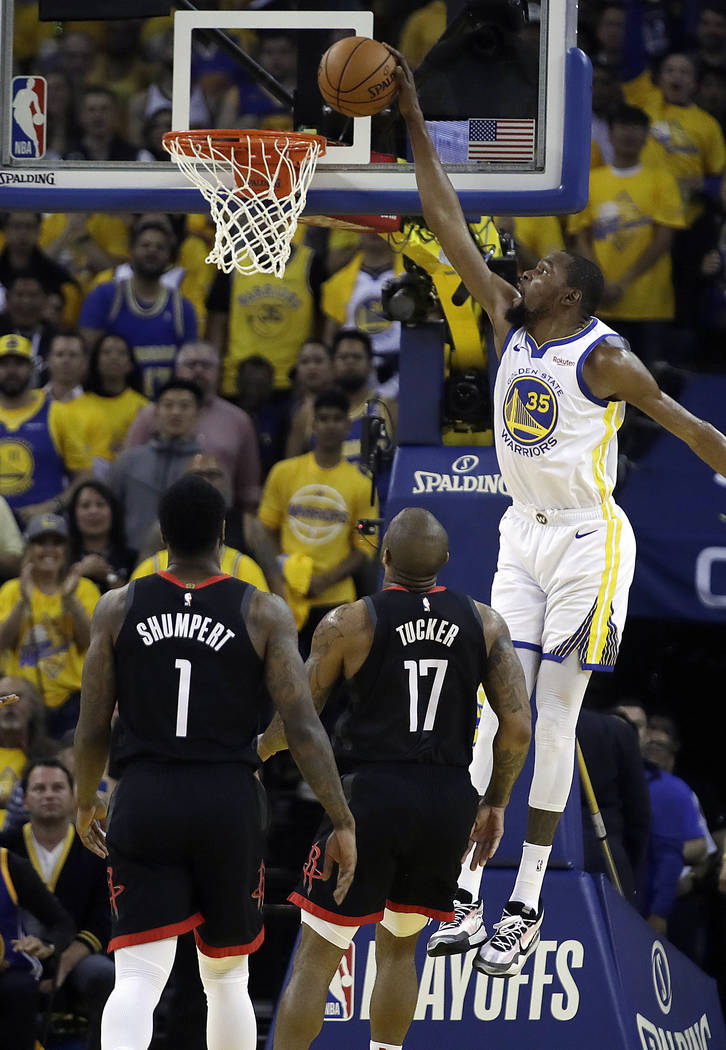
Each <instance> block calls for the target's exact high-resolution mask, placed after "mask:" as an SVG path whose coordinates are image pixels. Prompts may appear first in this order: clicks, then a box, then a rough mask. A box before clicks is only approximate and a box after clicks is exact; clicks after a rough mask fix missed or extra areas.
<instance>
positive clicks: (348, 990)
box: [325, 944, 355, 1021]
mask: <svg viewBox="0 0 726 1050" xmlns="http://www.w3.org/2000/svg"><path fill="white" fill-rule="evenodd" d="M354 988H355V944H351V945H349V947H348V948H346V950H345V952H344V953H343V957H342V959H341V960H340V963H339V964H338V969H337V970H336V971H335V973H334V975H333V980H332V981H331V982H330V987H329V988H328V998H327V999H326V1001H325V1020H326V1021H350V1019H351V1017H352V1016H353V1006H354V1003H353V989H354Z"/></svg>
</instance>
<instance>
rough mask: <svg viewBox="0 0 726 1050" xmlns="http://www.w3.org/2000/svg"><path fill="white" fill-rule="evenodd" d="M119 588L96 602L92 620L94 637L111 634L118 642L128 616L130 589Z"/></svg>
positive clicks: (127, 587)
mask: <svg viewBox="0 0 726 1050" xmlns="http://www.w3.org/2000/svg"><path fill="white" fill-rule="evenodd" d="M130 586H131V584H126V586H125V587H118V588H117V589H116V590H113V591H107V592H106V593H105V594H102V595H101V597H100V598H99V599H98V601H97V602H96V608H95V609H94V610H93V616H92V618H91V633H92V635H99V634H109V635H111V637H112V638H113V639H114V641H115V640H116V637H117V635H118V633H119V631H120V630H121V627H122V625H123V622H124V618H125V616H126V603H127V601H128V593H129V587H130Z"/></svg>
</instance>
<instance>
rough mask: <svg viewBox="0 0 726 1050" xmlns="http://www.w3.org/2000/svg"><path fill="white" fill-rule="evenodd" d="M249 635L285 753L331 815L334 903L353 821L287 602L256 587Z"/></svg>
mask: <svg viewBox="0 0 726 1050" xmlns="http://www.w3.org/2000/svg"><path fill="white" fill-rule="evenodd" d="M247 628H248V631H249V634H250V639H251V641H252V644H253V645H254V647H255V649H256V650H257V652H258V653H259V654H260V655H261V656H262V658H263V659H264V661H265V684H266V685H267V689H268V692H269V694H270V696H271V697H272V701H273V703H274V704H275V707H276V708H277V712H278V714H279V716H280V719H281V720H282V725H283V727H284V732H285V737H286V739H287V743H288V747H289V749H290V754H291V755H292V757H293V759H294V760H295V764H296V765H297V767H298V769H299V770H300V772H301V773H302V775H303V777H304V778H305V780H306V781H307V782H308V784H309V785H310V787H311V788H312V790H313V792H314V793H315V795H316V796H317V798H318V801H319V802H320V804H321V805H322V806H323V808H324V809H325V811H326V812H327V814H328V816H329V817H330V820H331V823H332V825H333V828H334V829H335V830H334V832H333V835H332V836H331V838H330V839H329V842H328V849H327V851H326V869H325V870H326V871H327V872H328V874H329V872H330V869H331V867H332V862H333V859H334V860H336V861H337V863H338V865H339V868H340V870H339V875H338V882H337V887H336V890H335V899H336V901H337V902H338V903H340V902H341V900H342V899H343V897H344V896H345V894H346V893H347V891H348V887H349V885H350V883H351V881H352V878H353V872H354V870H355V861H356V853H355V824H354V821H353V815H352V813H351V812H350V810H349V809H348V803H347V802H346V800H345V796H344V795H343V788H342V786H341V783H340V776H339V775H338V769H337V767H336V765H335V759H334V758H333V751H332V748H331V746H330V741H329V740H328V736H327V733H326V732H325V730H324V729H323V726H322V724H321V722H320V719H319V718H318V716H317V713H316V711H315V707H314V706H313V701H312V698H311V696H310V687H309V685H308V681H307V677H306V675H305V668H304V666H303V662H302V660H301V658H300V654H299V652H298V648H297V631H296V630H295V621H294V620H293V618H292V613H291V612H290V610H289V609H288V607H287V605H285V603H284V602H283V601H282V599H281V598H278V597H277V595H273V594H262V593H261V592H260V591H255V593H254V595H253V598H252V603H251V606H250V612H249V616H248V620H247Z"/></svg>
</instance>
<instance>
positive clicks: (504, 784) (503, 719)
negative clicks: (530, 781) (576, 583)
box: [470, 602, 532, 871]
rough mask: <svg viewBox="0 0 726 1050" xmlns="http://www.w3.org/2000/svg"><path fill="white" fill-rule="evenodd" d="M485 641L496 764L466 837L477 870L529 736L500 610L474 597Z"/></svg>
mask: <svg viewBox="0 0 726 1050" xmlns="http://www.w3.org/2000/svg"><path fill="white" fill-rule="evenodd" d="M477 608H478V610H479V614H480V616H481V619H482V625H483V628H484V640H485V642H486V647H487V667H486V675H485V679H484V681H483V683H482V685H483V686H484V691H485V692H486V695H487V700H488V702H489V703H490V704H491V707H492V710H493V711H494V713H495V715H496V716H497V718H498V719H499V727H498V729H497V732H496V735H495V737H494V744H493V749H494V765H493V768H492V775H491V778H490V780H489V786H488V787H487V790H486V792H485V794H484V796H483V798H482V800H481V802H480V803H479V811H478V813H477V816H476V820H475V821H474V827H473V828H472V831H471V835H470V841H471V843H472V844H474V845H475V847H476V848H475V849H474V852H473V854H472V858H471V863H470V868H471V870H472V871H474V870H475V868H477V867H478V866H479V865H483V864H485V863H486V862H487V860H489V858H490V857H492V856H494V853H495V852H496V849H497V846H498V845H499V842H500V840H501V837H502V834H503V832H504V809H505V807H506V805H507V803H508V802H509V796H510V795H511V792H512V788H513V787H514V782H515V781H516V779H517V777H518V776H519V774H520V772H521V769H522V766H523V765H524V760H525V758H526V757H527V751H528V750H529V742H530V738H531V736H532V715H531V711H530V706H529V697H528V696H527V690H526V687H525V684H524V672H523V671H522V665H521V664H520V662H519V657H518V656H517V654H516V652H515V650H514V646H513V645H512V642H511V639H510V637H509V631H508V630H507V625H506V624H505V622H504V620H503V619H502V618H501V616H500V615H499V613H496V612H495V611H494V610H493V609H491V608H489V606H487V605H481V604H479V603H478V602H477Z"/></svg>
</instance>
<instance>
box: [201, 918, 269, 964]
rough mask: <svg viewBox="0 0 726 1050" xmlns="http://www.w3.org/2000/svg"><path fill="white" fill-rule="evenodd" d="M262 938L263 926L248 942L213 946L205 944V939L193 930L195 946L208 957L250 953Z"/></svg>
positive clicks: (263, 933)
mask: <svg viewBox="0 0 726 1050" xmlns="http://www.w3.org/2000/svg"><path fill="white" fill-rule="evenodd" d="M264 939H265V927H264V926H263V927H262V929H261V930H260V932H259V933H258V934H257V936H256V937H255V939H254V941H250V942H249V943H248V944H237V945H234V946H233V947H229V948H213V947H212V945H211V944H207V943H206V941H203V940H202V938H201V937H200V936H199V933H198V932H197V930H195V931H194V940H195V941H196V942H197V948H198V949H199V951H200V952H201V953H202V955H208V956H209V958H210V959H226V958H228V957H229V956H230V955H251V954H252V952H256V951H257V949H258V948H259V946H260V945H261V944H262V942H263V941H264Z"/></svg>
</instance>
